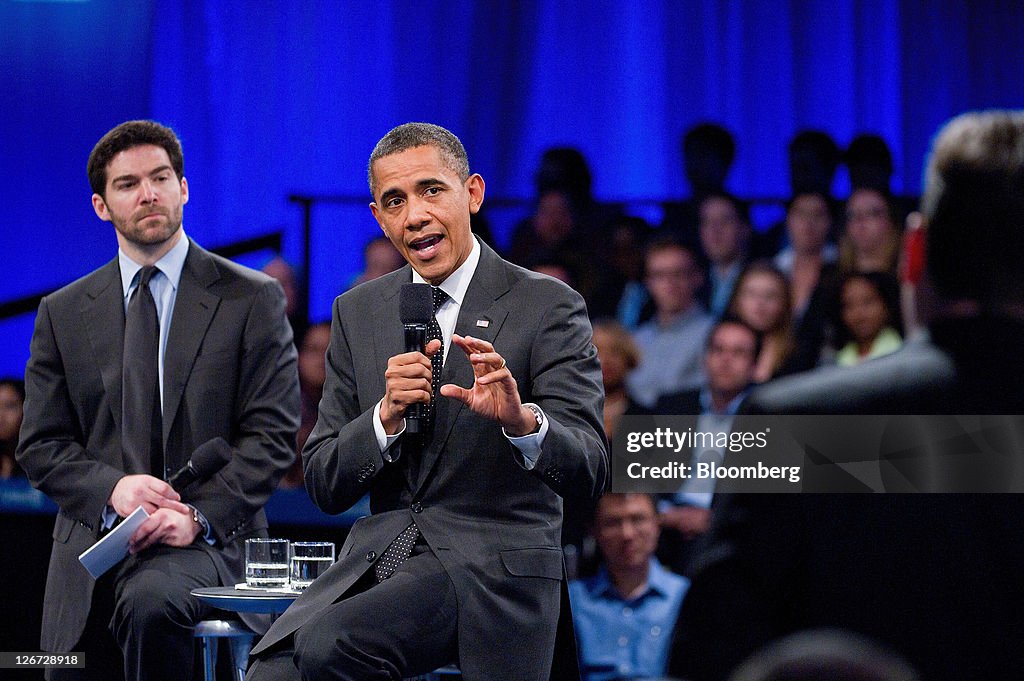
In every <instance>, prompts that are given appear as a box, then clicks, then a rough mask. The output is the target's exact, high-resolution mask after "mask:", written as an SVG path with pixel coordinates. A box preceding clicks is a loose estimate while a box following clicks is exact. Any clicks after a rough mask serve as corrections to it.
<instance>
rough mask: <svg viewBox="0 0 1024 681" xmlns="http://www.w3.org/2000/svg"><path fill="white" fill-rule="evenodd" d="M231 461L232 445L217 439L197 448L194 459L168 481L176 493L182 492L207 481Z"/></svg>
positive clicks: (193, 453)
mask: <svg viewBox="0 0 1024 681" xmlns="http://www.w3.org/2000/svg"><path fill="white" fill-rule="evenodd" d="M230 460H231V445H229V444H228V443H227V442H226V441H225V440H224V438H222V437H215V438H213V439H212V440H207V441H206V442H204V443H203V444H201V445H199V446H198V447H196V450H195V451H194V452H192V458H190V459H189V460H188V463H186V464H185V465H184V466H182V467H181V468H179V469H178V470H177V471H175V473H174V475H172V476H171V477H169V478H168V479H167V483H168V484H169V485H170V486H171V487H173V488H174V489H175V490H176V491H178V492H182V491H184V490H185V488H186V487H188V486H189V485H191V484H193V483H195V482H198V481H200V480H206V479H207V478H209V477H210V476H212V475H213V474H214V473H216V472H217V471H219V470H220V469H221V468H224V466H226V465H227V463H228V461H230Z"/></svg>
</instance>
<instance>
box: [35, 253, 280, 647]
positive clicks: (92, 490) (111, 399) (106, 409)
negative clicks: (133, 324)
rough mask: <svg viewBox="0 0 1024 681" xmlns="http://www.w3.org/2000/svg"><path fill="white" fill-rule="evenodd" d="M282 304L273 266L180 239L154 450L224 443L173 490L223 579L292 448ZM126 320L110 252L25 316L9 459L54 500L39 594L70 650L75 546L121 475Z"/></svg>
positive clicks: (233, 568) (48, 640)
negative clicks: (202, 521) (13, 452)
mask: <svg viewBox="0 0 1024 681" xmlns="http://www.w3.org/2000/svg"><path fill="white" fill-rule="evenodd" d="M284 310H285V300H284V294H283V292H282V291H281V287H280V286H279V285H278V284H277V283H276V282H275V281H274V280H273V279H271V278H270V277H267V276H265V275H263V274H261V273H258V272H254V271H252V270H250V269H247V268H243V267H240V266H238V265H235V264H234V263H231V262H230V261H228V260H225V259H224V258H221V257H219V256H216V255H213V254H211V253H208V252H207V251H205V250H203V249H202V248H200V247H199V246H197V245H196V244H195V243H190V244H189V252H188V256H187V257H186V259H185V265H184V268H183V269H182V273H181V281H180V283H179V288H178V292H177V297H176V299H175V304H174V311H173V316H172V320H171V328H170V331H169V336H168V339H167V348H166V351H165V357H164V395H163V400H164V409H163V440H164V451H165V456H166V467H167V468H168V469H169V470H171V471H175V470H177V469H178V468H180V467H181V466H182V465H184V464H185V463H186V462H187V461H188V459H189V457H190V456H191V454H192V452H193V451H194V450H195V449H196V448H197V447H199V446H200V445H203V444H205V443H210V444H207V446H230V447H231V450H232V451H231V460H230V462H229V463H228V464H227V466H225V467H224V469H222V470H221V471H220V472H219V473H218V474H217V475H215V476H213V477H212V478H211V479H209V480H208V481H206V482H203V483H201V484H197V485H193V486H192V487H191V488H189V490H188V493H187V494H185V495H183V498H182V501H183V502H185V503H190V504H193V505H194V506H195V507H196V508H198V509H199V510H200V511H201V512H202V514H203V515H204V516H205V517H206V519H207V520H208V521H209V523H210V527H211V529H212V532H213V536H214V538H215V545H214V546H210V545H209V544H207V543H206V542H204V541H203V540H202V539H198V540H197V545H198V546H200V547H201V548H202V549H203V550H206V551H208V552H209V554H210V555H211V557H212V558H213V560H214V563H215V564H216V565H217V569H218V572H219V574H220V577H221V580H222V582H223V583H224V584H233V583H235V581H237V580H239V579H240V577H241V575H242V573H243V562H244V561H243V559H244V556H243V550H242V549H243V546H244V540H245V538H246V537H249V536H253V535H255V534H259V533H263V534H265V533H266V526H267V521H266V517H265V516H264V514H263V510H262V509H263V504H264V503H265V502H266V500H267V497H269V496H270V493H271V492H272V491H273V490H274V488H275V487H276V485H277V481H278V480H279V479H280V477H281V475H283V474H284V471H285V469H286V468H287V467H288V465H289V464H290V463H291V461H292V460H293V459H294V438H295V431H296V430H297V428H298V415H299V386H298V373H297V369H296V352H295V346H294V345H293V343H292V333H291V329H290V327H289V326H288V323H287V321H286V318H285V314H284ZM124 323H125V313H124V302H123V295H122V289H121V279H120V269H119V266H118V262H117V259H116V258H115V259H114V260H112V261H111V262H109V263H107V264H106V265H105V266H103V267H101V268H100V269H98V270H96V271H95V272H93V273H91V274H89V275H87V276H85V277H83V278H82V279H79V280H78V281H76V282H74V283H72V284H69V285H68V286H66V287H64V288H62V289H61V290H59V291H57V292H55V293H53V294H51V295H49V296H46V297H45V298H44V299H43V300H42V302H41V303H40V305H39V312H38V314H37V316H36V324H35V332H34V334H33V336H32V354H31V358H30V359H29V362H28V366H27V368H26V371H25V393H26V396H25V418H24V426H23V428H22V431H21V444H20V446H19V450H18V461H19V462H20V463H21V465H22V466H23V467H24V469H25V472H26V473H27V474H28V477H29V479H31V481H32V484H33V485H35V486H36V487H37V488H39V489H40V490H42V491H43V492H44V493H46V495H47V496H48V497H50V498H51V499H53V500H54V501H55V502H56V503H57V505H58V506H59V507H60V511H59V513H58V515H57V520H56V523H55V525H54V530H53V552H52V554H51V557H50V571H49V575H48V578H47V584H46V596H45V600H44V605H43V632H42V645H43V649H44V650H48V651H57V652H60V651H68V650H71V649H72V647H73V646H74V644H75V643H77V641H78V639H79V636H80V635H81V634H82V631H83V630H84V627H85V623H86V618H87V616H88V613H89V609H90V601H91V598H92V591H93V586H94V584H95V582H94V581H93V579H92V577H91V576H90V575H89V574H88V573H87V572H86V571H85V568H83V567H82V565H81V563H79V561H78V555H79V554H80V553H81V552H82V551H84V550H85V549H87V548H88V547H89V546H90V545H91V544H92V543H94V542H95V541H96V540H97V539H98V537H99V534H100V525H101V518H102V514H103V510H104V508H105V506H106V503H107V500H108V499H109V497H110V493H111V491H112V490H113V488H114V485H115V484H117V481H118V480H120V479H121V477H123V476H124V475H125V473H124V470H125V461H124V459H123V456H122V451H121V360H122V345H123V336H124ZM218 438H220V439H221V440H220V441H218ZM154 475H156V476H158V477H160V475H161V473H160V472H155V473H154ZM142 555H144V554H142Z"/></svg>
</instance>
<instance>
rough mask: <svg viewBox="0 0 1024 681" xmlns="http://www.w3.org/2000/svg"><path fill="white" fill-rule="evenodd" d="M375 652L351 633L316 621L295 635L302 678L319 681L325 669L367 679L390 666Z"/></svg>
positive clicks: (296, 656)
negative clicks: (320, 624) (319, 674)
mask: <svg viewBox="0 0 1024 681" xmlns="http://www.w3.org/2000/svg"><path fill="white" fill-rule="evenodd" d="M374 652H375V651H374V650H373V649H372V645H370V644H368V643H365V642H359V641H356V640H355V639H354V638H353V637H352V636H351V634H350V632H346V631H337V630H334V629H332V628H331V627H325V626H317V624H316V620H314V621H313V622H310V623H309V624H307V625H306V626H304V627H302V628H301V629H299V630H298V631H297V632H295V663H296V665H297V666H298V668H299V671H300V672H301V673H302V677H303V678H308V679H312V678H317V675H318V674H317V672H318V671H322V670H324V669H334V670H344V672H345V673H347V674H351V675H352V678H366V677H367V675H369V674H373V673H379V672H380V670H381V668H382V666H385V667H386V666H387V665H386V663H384V662H383V661H382V660H380V658H379V657H378V656H377V655H375V654H374ZM396 673H397V672H396Z"/></svg>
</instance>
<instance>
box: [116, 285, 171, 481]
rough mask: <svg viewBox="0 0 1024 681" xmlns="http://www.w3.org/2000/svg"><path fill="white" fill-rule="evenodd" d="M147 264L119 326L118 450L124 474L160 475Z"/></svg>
mask: <svg viewBox="0 0 1024 681" xmlns="http://www.w3.org/2000/svg"><path fill="white" fill-rule="evenodd" d="M157 271H158V270H157V269H156V267H153V266H152V265H149V266H146V267H143V268H142V270H141V271H140V272H139V284H138V286H136V287H135V291H134V292H133V293H132V297H131V300H130V301H128V312H127V314H126V316H125V324H124V352H123V356H124V360H123V362H124V364H123V367H124V368H123V372H122V377H121V448H122V451H123V455H124V460H125V465H126V466H127V468H128V472H129V473H150V474H151V475H154V476H156V477H158V478H163V477H164V470H163V467H164V464H163V446H162V441H163V424H162V419H161V414H160V377H159V375H158V371H159V364H158V361H159V360H158V357H159V352H160V345H159V344H160V322H159V319H158V318H157V314H156V303H155V302H154V301H153V294H152V292H150V290H149V280H150V279H152V278H153V275H154V274H156V273H157Z"/></svg>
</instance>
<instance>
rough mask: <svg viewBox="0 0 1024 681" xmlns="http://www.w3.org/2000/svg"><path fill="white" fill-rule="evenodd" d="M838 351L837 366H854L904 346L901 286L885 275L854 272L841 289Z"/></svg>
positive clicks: (889, 275)
mask: <svg viewBox="0 0 1024 681" xmlns="http://www.w3.org/2000/svg"><path fill="white" fill-rule="evenodd" d="M839 310H840V316H841V318H842V326H841V327H840V329H839V336H838V338H837V341H838V342H839V345H838V347H839V348H840V349H839V352H838V353H837V354H836V364H838V365H839V366H855V365H857V364H860V363H861V362H863V361H865V360H869V359H874V358H875V357H881V356H882V355H888V354H889V353H891V352H895V351H896V350H898V349H899V348H900V346H901V345H903V337H902V336H901V335H900V334H901V332H902V324H901V320H900V311H899V310H900V308H899V285H898V283H897V281H896V278H895V277H893V276H892V275H891V274H888V273H886V272H855V273H853V274H850V275H847V276H846V278H844V279H843V283H842V285H841V286H840V288H839Z"/></svg>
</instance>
